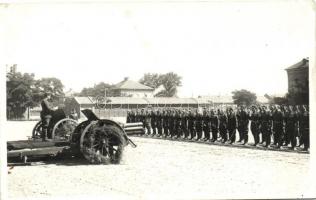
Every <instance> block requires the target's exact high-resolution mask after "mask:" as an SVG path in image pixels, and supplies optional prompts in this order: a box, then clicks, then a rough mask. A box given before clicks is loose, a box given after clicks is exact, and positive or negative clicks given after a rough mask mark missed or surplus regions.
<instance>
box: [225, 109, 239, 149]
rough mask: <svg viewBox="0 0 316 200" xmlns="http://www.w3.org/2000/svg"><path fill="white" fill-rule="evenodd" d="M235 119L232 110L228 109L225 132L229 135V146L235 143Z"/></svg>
mask: <svg viewBox="0 0 316 200" xmlns="http://www.w3.org/2000/svg"><path fill="white" fill-rule="evenodd" d="M236 128H237V118H236V115H235V113H234V111H233V109H232V108H229V109H228V115H227V130H228V134H229V144H233V143H234V142H235V141H236Z"/></svg>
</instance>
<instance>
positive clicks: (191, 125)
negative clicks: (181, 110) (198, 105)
mask: <svg viewBox="0 0 316 200" xmlns="http://www.w3.org/2000/svg"><path fill="white" fill-rule="evenodd" d="M188 129H189V134H190V139H191V140H192V139H193V138H195V136H196V129H195V115H194V113H192V112H189V116H188Z"/></svg>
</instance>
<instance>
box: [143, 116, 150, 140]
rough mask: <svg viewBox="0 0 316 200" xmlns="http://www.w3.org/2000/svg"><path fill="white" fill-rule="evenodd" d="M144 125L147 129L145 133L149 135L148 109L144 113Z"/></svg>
mask: <svg viewBox="0 0 316 200" xmlns="http://www.w3.org/2000/svg"><path fill="white" fill-rule="evenodd" d="M144 126H145V128H146V129H147V135H151V116H150V113H149V112H148V111H146V113H145V114H144Z"/></svg>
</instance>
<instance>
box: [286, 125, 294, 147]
mask: <svg viewBox="0 0 316 200" xmlns="http://www.w3.org/2000/svg"><path fill="white" fill-rule="evenodd" d="M284 140H285V144H286V145H287V144H289V143H291V147H293V148H294V147H295V146H296V134H295V126H294V125H293V126H287V127H286V130H285V137H284ZM286 140H287V141H286Z"/></svg>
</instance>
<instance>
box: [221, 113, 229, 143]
mask: <svg viewBox="0 0 316 200" xmlns="http://www.w3.org/2000/svg"><path fill="white" fill-rule="evenodd" d="M219 133H220V136H221V138H222V143H225V142H226V141H227V116H226V114H225V113H224V112H223V111H220V115H219Z"/></svg>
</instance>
